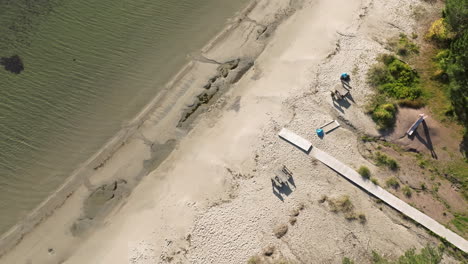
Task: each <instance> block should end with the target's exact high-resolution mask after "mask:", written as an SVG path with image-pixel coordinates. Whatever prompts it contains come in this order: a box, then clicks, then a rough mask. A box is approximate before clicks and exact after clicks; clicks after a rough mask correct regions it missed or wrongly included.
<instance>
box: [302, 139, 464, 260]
mask: <svg viewBox="0 0 468 264" xmlns="http://www.w3.org/2000/svg"><path fill="white" fill-rule="evenodd" d="M311 155H312V156H313V157H315V158H316V159H318V160H319V161H321V162H322V163H324V164H325V165H327V166H328V167H330V168H331V169H333V170H334V171H336V172H338V173H339V174H341V175H342V176H343V177H345V178H346V179H348V180H350V181H351V182H353V183H355V184H356V185H357V186H359V187H361V188H362V189H364V190H366V191H368V192H369V193H371V194H372V195H374V196H375V197H377V198H379V199H380V200H382V201H384V202H385V203H386V204H388V205H389V206H391V207H393V208H394V209H396V210H397V211H400V212H401V213H403V214H405V215H406V216H408V217H410V218H411V219H413V220H414V221H416V222H418V223H420V224H421V225H423V226H424V227H426V228H427V229H429V230H431V231H432V232H434V233H435V234H437V235H439V236H440V237H443V238H445V239H446V240H447V241H448V242H450V243H452V245H454V246H456V247H457V248H459V249H461V250H463V251H464V252H468V242H467V241H466V240H465V239H464V238H462V237H461V236H459V235H457V234H455V233H454V232H452V231H451V230H449V229H447V228H446V227H444V226H443V225H441V224H439V223H438V222H437V221H435V220H434V219H432V218H430V217H429V216H427V215H425V214H423V213H422V212H420V211H418V210H417V209H415V208H414V207H412V206H410V205H409V204H407V203H405V202H404V201H402V200H400V199H399V198H397V197H396V196H394V195H393V194H391V193H389V192H387V191H386V190H384V189H383V188H381V187H380V186H378V185H375V184H373V183H371V182H370V181H369V180H365V179H364V178H363V177H362V176H361V175H359V173H357V172H356V171H355V170H353V169H351V168H350V167H348V166H346V165H345V164H343V163H342V162H340V161H338V160H337V159H335V158H333V157H332V156H330V155H328V154H327V153H325V152H323V151H321V150H319V149H317V148H313V149H312V151H311Z"/></svg>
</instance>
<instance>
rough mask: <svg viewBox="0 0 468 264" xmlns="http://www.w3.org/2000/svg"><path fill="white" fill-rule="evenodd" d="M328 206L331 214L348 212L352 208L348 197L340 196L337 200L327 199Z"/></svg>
mask: <svg viewBox="0 0 468 264" xmlns="http://www.w3.org/2000/svg"><path fill="white" fill-rule="evenodd" d="M328 205H330V208H331V211H332V212H344V213H345V212H350V211H352V210H353V208H354V206H353V203H352V202H351V200H350V199H349V196H348V195H342V196H341V197H339V198H338V199H328Z"/></svg>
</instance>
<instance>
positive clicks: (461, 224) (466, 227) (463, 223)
mask: <svg viewBox="0 0 468 264" xmlns="http://www.w3.org/2000/svg"><path fill="white" fill-rule="evenodd" d="M452 224H453V225H454V226H455V227H456V228H457V229H458V230H460V232H462V233H463V234H466V233H467V232H468V216H467V215H463V214H455V218H454V219H453V220H452Z"/></svg>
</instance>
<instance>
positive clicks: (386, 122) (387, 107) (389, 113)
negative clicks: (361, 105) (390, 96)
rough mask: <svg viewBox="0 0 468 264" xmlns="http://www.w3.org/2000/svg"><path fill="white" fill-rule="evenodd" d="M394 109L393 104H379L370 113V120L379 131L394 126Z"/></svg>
mask: <svg viewBox="0 0 468 264" xmlns="http://www.w3.org/2000/svg"><path fill="white" fill-rule="evenodd" d="M395 117H396V107H395V105H393V104H390V103H387V104H380V105H377V107H376V108H374V110H373V111H372V120H374V122H375V123H376V124H377V126H378V128H379V129H386V128H391V127H393V126H394V124H395Z"/></svg>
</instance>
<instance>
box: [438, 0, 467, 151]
mask: <svg viewBox="0 0 468 264" xmlns="http://www.w3.org/2000/svg"><path fill="white" fill-rule="evenodd" d="M444 14H445V19H446V21H447V23H448V24H449V25H450V27H451V28H452V29H453V31H454V34H455V37H454V38H453V40H452V41H451V43H450V46H449V47H450V49H449V50H450V51H449V52H450V54H449V56H448V59H447V61H445V63H446V67H447V74H448V77H449V82H450V83H449V87H450V100H451V103H452V107H453V112H454V113H455V116H456V117H457V118H458V120H459V121H460V122H461V124H462V125H464V126H465V135H464V140H463V142H462V144H461V148H462V151H463V152H465V154H466V153H467V152H468V52H467V50H468V1H466V0H447V1H446V2H445V10H444Z"/></svg>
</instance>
